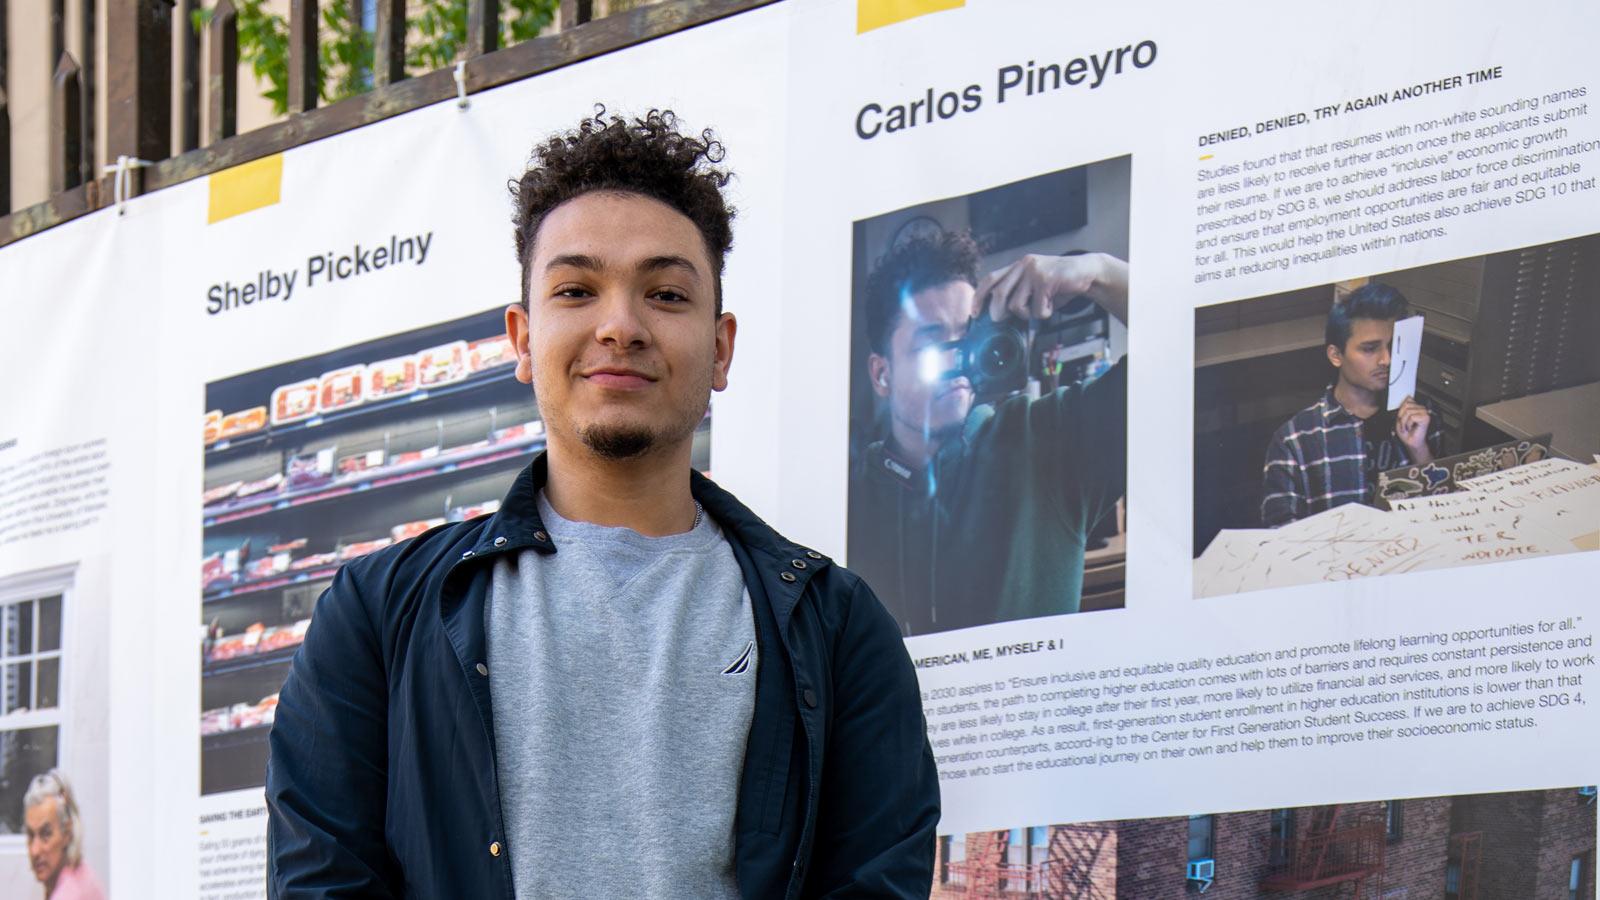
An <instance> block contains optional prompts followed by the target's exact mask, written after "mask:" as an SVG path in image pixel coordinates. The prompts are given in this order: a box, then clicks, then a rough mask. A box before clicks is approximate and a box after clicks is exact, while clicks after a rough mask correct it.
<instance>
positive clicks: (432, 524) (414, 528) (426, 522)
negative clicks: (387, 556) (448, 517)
mask: <svg viewBox="0 0 1600 900" xmlns="http://www.w3.org/2000/svg"><path fill="white" fill-rule="evenodd" d="M444 522H445V520H444V519H418V520H417V521H415V522H407V523H405V524H404V525H396V526H395V527H393V528H391V529H389V537H391V538H393V539H394V542H395V543H397V544H398V543H400V542H401V541H403V540H405V539H406V538H414V537H416V536H417V535H419V534H421V533H423V532H424V531H427V530H428V529H429V528H436V527H438V526H440V525H443V524H444Z"/></svg>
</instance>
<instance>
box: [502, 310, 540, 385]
mask: <svg viewBox="0 0 1600 900" xmlns="http://www.w3.org/2000/svg"><path fill="white" fill-rule="evenodd" d="M506 337H507V338H509V339H510V341H511V349H512V350H514V351H516V354H517V369H516V375H517V380H518V381H520V382H522V383H523V384H533V353H532V352H530V351H529V349H528V311H527V310H526V309H524V308H523V306H522V304H521V303H513V304H511V305H510V306H508V307H506Z"/></svg>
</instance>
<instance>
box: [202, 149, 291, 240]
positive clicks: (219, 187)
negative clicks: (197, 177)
mask: <svg viewBox="0 0 1600 900" xmlns="http://www.w3.org/2000/svg"><path fill="white" fill-rule="evenodd" d="M282 187H283V154H282V153H274V154H273V155H271V156H266V157H262V158H261V159H255V160H251V161H250V162H247V163H243V164H241V165H237V166H234V167H233V168H231V169H224V170H222V171H221V172H217V173H216V174H214V175H212V176H211V208H210V211H209V213H208V215H207V217H206V223H207V224H211V223H213V222H220V221H222V220H223V219H226V218H229V217H232V216H237V215H239V214H240V213H247V212H249V211H251V210H253V209H260V208H262V207H263V206H271V205H272V204H274V203H277V202H278V196H279V193H280V191H281V189H282Z"/></svg>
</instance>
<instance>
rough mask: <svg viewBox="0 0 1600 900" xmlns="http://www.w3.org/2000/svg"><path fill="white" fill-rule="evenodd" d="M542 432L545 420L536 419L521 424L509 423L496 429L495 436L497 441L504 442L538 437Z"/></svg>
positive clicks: (498, 442)
mask: <svg viewBox="0 0 1600 900" xmlns="http://www.w3.org/2000/svg"><path fill="white" fill-rule="evenodd" d="M541 434H544V422H542V421H540V420H539V419H534V420H533V421H532V422H523V423H522V424H521V425H507V426H506V427H504V428H499V429H496V430H495V432H494V435H493V437H494V442H495V443H497V444H503V443H505V442H506V441H518V440H524V439H526V438H533V437H538V436H539V435H541Z"/></svg>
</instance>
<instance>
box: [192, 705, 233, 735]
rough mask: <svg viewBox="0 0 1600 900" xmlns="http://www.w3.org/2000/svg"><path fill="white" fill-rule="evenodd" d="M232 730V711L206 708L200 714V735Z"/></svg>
mask: <svg viewBox="0 0 1600 900" xmlns="http://www.w3.org/2000/svg"><path fill="white" fill-rule="evenodd" d="M232 730H233V713H232V710H229V709H226V708H224V709H208V710H206V711H205V712H203V713H201V714H200V735H201V736H202V737H204V736H205V735H208V734H222V733H223V732H224V731H232Z"/></svg>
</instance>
